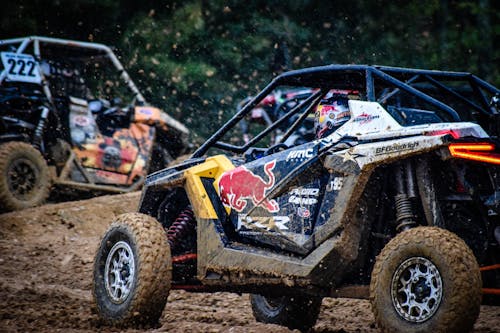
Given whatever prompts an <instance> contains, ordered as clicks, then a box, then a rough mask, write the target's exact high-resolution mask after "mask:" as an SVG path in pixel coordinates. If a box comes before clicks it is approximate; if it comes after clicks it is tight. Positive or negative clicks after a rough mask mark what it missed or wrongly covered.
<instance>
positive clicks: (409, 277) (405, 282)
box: [391, 257, 443, 323]
mask: <svg viewBox="0 0 500 333" xmlns="http://www.w3.org/2000/svg"><path fill="white" fill-rule="evenodd" d="M442 293H443V281H442V278H441V274H439V271H438V269H437V267H436V266H435V265H434V264H433V263H432V262H431V261H430V260H429V259H427V258H423V257H413V258H409V259H407V260H405V261H404V262H403V263H402V264H401V265H399V267H398V269H397V270H396V272H395V273H394V275H393V277H392V283H391V298H392V303H393V305H394V308H395V309H396V311H397V313H398V314H399V315H400V316H401V317H403V318H404V319H405V320H408V321H410V322H413V323H420V322H423V321H426V320H427V319H429V318H430V317H432V316H433V315H434V313H436V311H437V309H438V308H439V305H440V303H441V298H442Z"/></svg>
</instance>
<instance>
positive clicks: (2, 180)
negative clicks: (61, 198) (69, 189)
mask: <svg viewBox="0 0 500 333" xmlns="http://www.w3.org/2000/svg"><path fill="white" fill-rule="evenodd" d="M50 186H51V181H50V175H49V168H48V166H47V162H46V161H45V159H44V158H43V156H42V154H40V152H39V151H38V150H36V149H35V148H34V147H33V146H31V145H30V144H28V143H25V142H17V141H13V142H7V143H4V144H2V145H0V203H1V207H0V210H4V211H14V210H21V209H24V208H29V207H35V206H38V205H40V204H42V203H43V202H44V201H45V200H46V199H47V197H48V196H49V191H50Z"/></svg>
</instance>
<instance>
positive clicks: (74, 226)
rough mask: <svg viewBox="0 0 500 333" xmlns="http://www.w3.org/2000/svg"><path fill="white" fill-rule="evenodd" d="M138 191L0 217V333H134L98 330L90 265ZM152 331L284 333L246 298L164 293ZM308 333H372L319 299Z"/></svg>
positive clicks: (483, 326)
mask: <svg viewBox="0 0 500 333" xmlns="http://www.w3.org/2000/svg"><path fill="white" fill-rule="evenodd" d="M139 198H140V193H138V192H137V193H130V194H125V195H114V196H102V197H99V198H94V199H90V200H84V201H73V202H65V203H59V204H49V205H45V206H43V207H38V208H32V209H26V210H24V211H20V212H12V213H8V214H3V215H0V332H42V333H44V332H96V331H99V332H115V331H120V332H139V331H137V330H132V329H130V330H115V329H113V328H108V327H101V326H100V325H99V321H98V318H97V315H96V314H95V311H94V310H93V306H92V296H91V285H92V261H93V257H94V253H95V251H96V248H97V244H98V242H99V240H100V237H101V236H102V234H103V233H104V231H105V230H106V228H107V227H108V225H109V224H110V223H111V221H112V220H113V218H114V217H115V216H117V215H119V214H122V213H125V212H130V211H135V210H136V208H137V204H138V201H139ZM150 331H154V332H289V330H288V329H286V328H283V327H280V326H275V325H265V324H261V323H257V322H256V321H255V320H254V318H253V316H252V311H251V309H250V305H249V300H248V295H236V294H230V293H215V294H196V293H187V292H183V291H172V292H171V293H170V296H169V299H168V303H167V306H166V308H165V311H164V312H163V317H162V319H161V326H160V327H159V328H156V329H152V330H150ZM314 332H345V333H347V332H377V330H376V329H375V326H374V323H373V316H372V314H371V310H370V305H369V303H368V302H367V301H364V300H352V299H325V300H323V306H322V310H321V314H320V317H319V320H318V322H317V324H316V325H315V327H314ZM474 332H500V307H489V306H483V307H482V308H481V315H480V318H479V320H478V322H477V323H476V326H475V331H474Z"/></svg>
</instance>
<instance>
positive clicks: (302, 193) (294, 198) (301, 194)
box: [288, 188, 319, 206]
mask: <svg viewBox="0 0 500 333" xmlns="http://www.w3.org/2000/svg"><path fill="white" fill-rule="evenodd" d="M318 195H319V189H317V188H295V189H293V190H292V191H290V198H288V202H289V203H293V204H296V205H301V206H302V205H314V204H316V203H318V199H316V198H315V197H317V196H318Z"/></svg>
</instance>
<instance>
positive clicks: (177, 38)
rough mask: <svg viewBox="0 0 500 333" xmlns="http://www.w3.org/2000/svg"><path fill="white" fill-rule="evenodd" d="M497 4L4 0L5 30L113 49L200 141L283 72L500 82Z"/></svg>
mask: <svg viewBox="0 0 500 333" xmlns="http://www.w3.org/2000/svg"><path fill="white" fill-rule="evenodd" d="M499 7H500V1H497V0H478V1H459V0H422V1H395V0H359V1H348V0H336V1H322V0H290V1H280V0H267V1H242V0H226V1H222V0H185V1H178V2H175V1H158V0H141V1H137V0H116V1H115V0H66V1H65V0H55V1H54V0H16V1H13V0H7V2H5V3H3V4H2V10H1V11H0V39H4V38H14V37H22V36H27V35H41V36H50V37H58V38H68V39H76V40H82V41H92V42H98V43H103V44H106V45H109V46H112V47H113V48H114V49H115V50H116V53H117V54H118V55H119V57H120V59H121V61H122V63H123V64H124V66H125V67H126V68H127V70H128V72H129V74H130V75H131V76H132V78H133V79H134V81H135V82H136V84H137V85H138V86H139V89H140V90H141V91H142V92H143V93H144V95H145V97H146V99H147V100H148V101H149V102H150V103H151V104H152V105H155V106H158V107H160V108H162V109H163V110H165V111H167V112H168V113H169V114H171V115H173V116H174V117H176V118H177V119H179V120H181V121H182V122H183V123H185V124H186V125H187V126H188V127H189V128H190V129H191V130H192V132H193V138H192V139H193V142H194V143H199V142H202V141H203V140H204V138H206V137H207V136H208V135H210V133H212V132H213V131H214V130H215V129H217V128H218V126H220V125H221V124H222V123H223V122H224V121H225V120H227V119H228V118H229V117H230V116H231V115H232V114H234V112H235V109H236V104H237V102H238V101H240V100H241V99H242V98H244V97H246V96H249V95H253V94H255V93H256V92H258V90H259V89H261V88H263V87H264V86H265V85H266V84H267V83H268V82H269V81H270V80H271V79H272V78H273V77H274V76H275V75H277V74H279V73H281V72H282V71H284V70H290V69H299V68H304V67H309V66H318V65H326V64H332V63H337V64H351V63H352V64H354V63H355V64H376V65H385V66H397V67H413V68H426V69H440V70H452V71H467V72H472V73H474V74H476V75H478V76H479V77H481V78H483V79H485V80H487V81H489V82H490V83H493V84H494V85H496V86H499V85H500V77H499V68H498V67H499V66H498V65H499V63H500V50H499V48H498V46H497V44H498V42H499V36H500V11H499Z"/></svg>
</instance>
